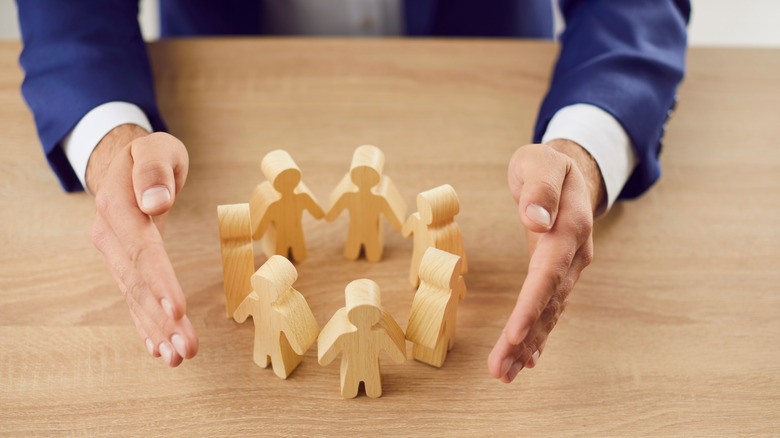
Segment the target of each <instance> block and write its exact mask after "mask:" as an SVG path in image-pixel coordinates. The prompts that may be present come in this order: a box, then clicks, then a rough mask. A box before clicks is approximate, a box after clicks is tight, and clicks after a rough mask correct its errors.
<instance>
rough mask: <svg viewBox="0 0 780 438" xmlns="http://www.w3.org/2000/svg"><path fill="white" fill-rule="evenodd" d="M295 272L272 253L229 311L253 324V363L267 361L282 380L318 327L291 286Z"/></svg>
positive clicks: (309, 310) (236, 317)
mask: <svg viewBox="0 0 780 438" xmlns="http://www.w3.org/2000/svg"><path fill="white" fill-rule="evenodd" d="M297 279H298V272H297V271H296V270H295V267H294V266H293V264H292V263H291V262H290V261H289V260H287V259H286V258H284V257H282V256H279V255H274V256H271V258H269V259H268V261H267V262H265V263H264V264H263V266H261V267H260V269H258V270H257V272H255V274H254V275H252V288H253V289H254V290H253V291H252V293H250V294H249V296H247V297H246V299H244V301H243V302H242V303H241V305H240V306H238V308H237V309H236V311H235V313H234V314H233V318H234V319H235V320H236V321H237V322H239V323H241V322H244V321H246V318H247V317H248V316H249V315H252V320H253V321H254V324H255V348H254V360H255V363H256V364H258V365H260V366H261V367H262V368H266V367H268V362H269V361H270V362H271V364H272V366H273V370H274V373H275V374H276V375H277V376H279V377H280V378H282V379H286V378H287V376H289V375H290V373H292V371H293V370H294V369H295V367H297V366H298V364H299V363H301V359H302V358H303V354H304V353H305V352H306V350H308V349H309V347H311V345H312V344H313V343H314V341H315V340H316V339H317V335H318V334H319V332H320V327H319V326H318V325H317V321H316V320H315V319H314V315H313V314H312V312H311V309H309V305H308V304H307V303H306V299H305V298H304V297H303V295H301V293H300V292H298V291H297V290H295V289H294V288H293V287H292V284H293V283H294V282H295V280H297Z"/></svg>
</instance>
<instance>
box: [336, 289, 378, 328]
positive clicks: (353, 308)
mask: <svg viewBox="0 0 780 438" xmlns="http://www.w3.org/2000/svg"><path fill="white" fill-rule="evenodd" d="M344 296H345V299H346V302H347V318H349V322H351V323H352V325H354V326H355V327H358V328H371V327H373V326H374V325H375V324H376V323H378V322H379V319H380V318H381V317H382V298H381V296H380V293H379V286H378V285H377V284H376V283H374V282H373V281H371V280H368V279H361V280H355V281H353V282H351V283H349V284H348V285H347V288H346V289H345V291H344Z"/></svg>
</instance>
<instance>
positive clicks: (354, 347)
mask: <svg viewBox="0 0 780 438" xmlns="http://www.w3.org/2000/svg"><path fill="white" fill-rule="evenodd" d="M384 164H385V156H384V154H383V153H382V151H381V150H379V148H377V147H375V146H370V145H365V146H360V147H358V148H357V149H356V150H355V152H354V154H353V156H352V163H351V165H350V169H349V172H348V173H347V174H346V175H344V177H343V178H342V179H341V181H340V182H339V183H338V185H337V186H336V188H335V189H334V190H333V192H331V194H330V197H329V202H328V209H327V211H323V209H322V208H321V207H320V205H319V203H318V202H317V199H316V198H315V197H314V195H313V194H312V193H311V191H310V190H309V188H308V187H307V186H306V184H304V183H303V181H302V179H301V170H300V168H298V166H297V165H296V164H295V161H294V160H293V159H292V157H291V156H290V154H288V153H287V152H286V151H284V150H274V151H271V152H269V153H268V154H267V155H266V156H265V157H264V158H263V160H262V163H261V169H262V171H263V174H264V175H265V177H266V181H264V182H263V183H261V184H259V185H258V186H257V187H255V189H254V191H253V192H252V195H251V198H250V201H249V203H248V204H246V203H244V204H232V205H220V206H218V207H217V219H218V222H219V237H220V249H221V254H222V274H223V279H224V284H225V303H226V310H227V316H228V317H232V318H233V319H234V320H235V321H236V322H238V323H242V322H244V321H246V319H247V318H248V317H249V316H252V320H253V321H254V326H255V340H254V362H255V363H256V364H257V365H259V366H260V367H262V368H267V367H268V365H269V364H271V366H272V368H273V371H274V373H275V374H276V375H277V376H278V377H280V378H282V379H286V378H287V377H288V376H289V375H290V374H291V373H292V372H293V370H295V368H296V367H297V366H298V364H300V363H301V360H302V358H303V355H304V354H305V352H306V351H307V350H308V349H309V348H310V347H311V346H312V344H313V343H314V341H315V340H316V341H317V346H318V362H319V363H320V364H321V365H323V366H325V365H328V364H330V363H331V362H332V361H333V360H334V359H335V358H336V357H337V356H338V355H339V354H341V395H342V397H345V398H353V397H355V396H356V395H357V392H358V387H359V384H360V382H363V383H364V386H365V391H366V395H367V396H369V397H379V396H381V395H382V384H381V373H380V367H379V353H380V351H381V350H384V351H386V352H387V353H388V354H389V355H390V357H391V358H392V359H393V360H394V361H395V362H398V363H403V362H405V360H406V342H405V341H406V340H407V339H408V340H409V341H411V342H412V343H413V346H412V357H414V358H415V359H416V360H418V361H420V362H423V363H426V364H429V365H432V366H434V367H441V366H442V365H443V364H444V361H445V359H446V357H447V352H448V351H449V350H450V349H452V347H453V343H454V340H455V320H456V314H457V309H458V302H459V300H462V299H463V298H465V296H466V284H465V282H464V280H463V276H462V275H463V274H465V273H466V271H467V264H466V256H465V253H464V248H463V239H462V236H461V232H460V227H459V226H458V224H457V223H456V222H455V215H456V214H457V213H458V212H459V210H460V204H459V200H458V195H457V193H456V192H455V189H453V188H452V186H450V185H449V184H445V185H442V186H439V187H436V188H433V189H431V190H427V191H424V192H422V193H420V194H419V195H418V196H417V209H418V211H417V212H415V213H413V214H412V215H411V216H409V218H408V219H406V221H405V222H404V221H403V217H404V215H405V211H406V206H405V204H404V202H403V198H402V197H401V194H400V193H399V192H398V190H397V189H396V187H395V185H394V184H393V182H392V181H391V180H390V178H389V177H388V176H387V175H384V174H383V173H382V172H383V170H384ZM304 210H308V211H309V213H310V214H311V215H312V216H313V217H314V218H315V219H322V218H324V219H325V220H326V221H334V220H336V218H338V216H339V215H340V214H341V212H343V211H344V210H347V212H348V214H349V218H350V224H349V230H348V233H347V242H346V245H345V248H344V256H345V257H346V258H347V259H349V260H356V259H357V258H358V257H359V256H360V254H361V249H362V250H363V253H364V254H365V257H366V259H367V260H368V261H370V262H379V261H380V260H381V258H382V252H383V248H384V234H383V231H382V230H383V227H382V226H381V225H382V223H381V216H384V217H385V219H386V220H387V221H388V223H389V224H390V226H391V227H392V228H393V229H394V230H396V231H400V232H401V233H402V235H403V237H407V238H408V237H409V236H412V235H414V239H413V253H412V261H411V266H410V269H409V281H410V284H411V285H412V286H413V287H416V288H417V291H416V292H415V295H414V299H413V302H412V309H411V314H410V317H409V323H408V326H407V329H406V333H405V334H404V332H403V330H401V328H400V326H399V325H398V323H397V322H396V321H395V320H394V319H393V317H392V316H391V315H390V314H389V313H388V312H387V310H385V308H384V307H383V306H382V301H381V295H380V291H379V286H378V285H377V284H376V283H375V282H373V281H372V280H368V279H359V280H355V281H353V282H351V283H349V284H348V285H347V287H346V289H345V291H344V296H345V304H346V305H345V307H343V308H341V309H339V310H338V311H337V312H336V313H335V314H334V315H333V317H332V318H331V319H330V321H328V323H327V324H326V325H325V327H323V328H322V331H320V327H319V326H318V324H317V321H316V320H315V318H314V315H313V314H312V311H311V309H310V308H309V305H308V303H307V302H306V299H305V298H304V297H303V295H302V294H301V293H300V292H298V291H297V290H295V288H294V287H293V283H295V281H296V280H297V279H298V272H297V271H296V269H295V266H294V265H293V264H292V262H291V260H295V261H299V262H300V261H302V260H304V259H305V258H306V256H307V252H306V243H305V240H304V233H303V225H302V220H301V219H302V215H303V211H304ZM260 239H262V248H263V252H264V253H265V254H266V256H267V257H268V260H267V261H266V262H265V263H264V264H263V265H262V266H261V267H260V268H259V269H257V271H255V269H254V251H253V246H252V242H253V240H260ZM288 258H289V259H288Z"/></svg>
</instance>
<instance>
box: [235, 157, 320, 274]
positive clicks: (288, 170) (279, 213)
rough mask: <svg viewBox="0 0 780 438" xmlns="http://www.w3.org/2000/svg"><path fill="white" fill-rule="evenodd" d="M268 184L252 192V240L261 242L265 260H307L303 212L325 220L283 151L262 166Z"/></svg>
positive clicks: (299, 173) (297, 169)
mask: <svg viewBox="0 0 780 438" xmlns="http://www.w3.org/2000/svg"><path fill="white" fill-rule="evenodd" d="M261 167H262V169H263V174H264V175H265V177H266V178H267V179H268V181H265V182H263V183H262V184H259V185H258V186H257V187H255V190H254V192H252V198H251V200H250V201H249V204H250V206H251V208H252V238H253V239H254V240H260V239H261V238H263V236H264V235H265V238H263V251H264V252H265V254H266V256H268V257H271V256H272V255H274V254H278V255H282V256H285V257H291V259H294V260H296V261H302V260H303V259H305V258H306V242H305V241H304V239H303V225H302V223H301V216H302V215H303V210H305V209H306V210H309V213H311V215H312V216H313V217H314V218H315V219H321V218H322V217H323V216H324V212H323V211H322V207H320V205H319V204H318V203H317V200H316V199H315V198H314V195H313V194H312V193H311V191H310V190H309V188H308V187H306V184H304V183H303V182H301V170H300V169H299V168H298V166H297V165H296V164H295V161H293V159H292V157H291V156H290V154H288V153H287V152H286V151H283V150H275V151H271V152H269V153H268V154H267V155H266V156H265V157H263V161H262V164H261Z"/></svg>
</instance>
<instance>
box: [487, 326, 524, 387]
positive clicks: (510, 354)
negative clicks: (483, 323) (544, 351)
mask: <svg viewBox="0 0 780 438" xmlns="http://www.w3.org/2000/svg"><path fill="white" fill-rule="evenodd" d="M522 348H524V347H523V346H518V345H512V344H510V343H509V342H508V341H507V339H506V333H504V332H503V331H502V332H501V336H500V337H499V338H498V341H496V345H495V346H494V347H493V350H492V351H491V352H490V354H489V355H488V370H489V371H490V375H491V376H493V377H495V378H496V379H501V380H502V381H504V383H508V381H507V380H505V377H506V375H507V373H508V372H509V370H510V369H511V368H512V366H513V365H514V363H515V361H516V360H517V358H519V357H520V354H521V353H522V351H521V350H522Z"/></svg>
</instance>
